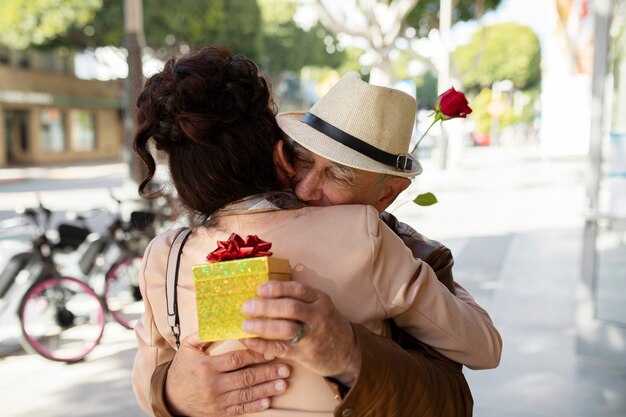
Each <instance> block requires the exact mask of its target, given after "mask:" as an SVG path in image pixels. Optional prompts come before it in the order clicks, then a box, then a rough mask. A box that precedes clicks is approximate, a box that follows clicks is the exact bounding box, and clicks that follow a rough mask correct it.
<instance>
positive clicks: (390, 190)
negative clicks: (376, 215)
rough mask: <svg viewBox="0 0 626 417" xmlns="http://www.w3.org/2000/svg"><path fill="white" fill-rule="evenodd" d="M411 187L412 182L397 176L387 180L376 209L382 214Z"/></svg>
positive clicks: (382, 187)
mask: <svg viewBox="0 0 626 417" xmlns="http://www.w3.org/2000/svg"><path fill="white" fill-rule="evenodd" d="M409 185H411V180H410V179H408V178H404V177H396V176H393V177H390V178H387V179H386V180H385V183H384V184H383V185H382V186H381V188H380V193H379V195H378V197H379V198H378V201H377V202H376V204H375V205H374V207H375V208H376V209H377V210H378V211H379V212H381V213H382V212H383V211H385V209H386V208H387V207H389V205H390V204H391V203H393V202H394V200H395V199H396V198H398V195H400V193H401V192H402V191H404V190H406V189H407V188H408V187H409Z"/></svg>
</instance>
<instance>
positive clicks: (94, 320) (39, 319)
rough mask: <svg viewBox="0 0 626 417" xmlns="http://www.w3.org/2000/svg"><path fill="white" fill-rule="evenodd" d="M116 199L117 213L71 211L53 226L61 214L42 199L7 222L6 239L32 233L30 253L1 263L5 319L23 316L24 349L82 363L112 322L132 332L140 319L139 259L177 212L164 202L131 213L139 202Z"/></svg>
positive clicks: (0, 286)
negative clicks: (14, 233)
mask: <svg viewBox="0 0 626 417" xmlns="http://www.w3.org/2000/svg"><path fill="white" fill-rule="evenodd" d="M110 195H111V198H112V199H113V200H114V201H115V202H116V203H117V210H116V211H115V212H111V211H109V210H105V209H100V208H97V209H93V210H88V211H85V212H82V213H69V214H68V213H66V218H65V219H64V220H63V221H61V222H60V224H57V225H55V226H52V225H51V219H52V217H53V214H55V213H53V211H52V210H50V209H49V208H47V207H46V206H44V204H43V203H42V202H41V201H40V202H39V205H38V206H37V207H32V208H27V209H24V210H20V211H19V212H18V213H17V214H18V215H17V216H16V217H15V218H13V219H9V220H5V221H3V222H2V229H1V230H2V231H3V233H9V231H10V230H12V229H15V228H21V229H22V231H28V234H29V235H30V238H29V241H28V242H27V244H26V245H24V246H25V247H24V250H21V251H17V253H15V254H14V255H13V256H12V257H11V258H10V259H9V260H8V261H7V262H5V264H4V265H0V268H2V272H1V273H0V316H4V315H5V314H16V315H17V319H18V321H19V325H20V328H21V337H20V344H21V345H22V347H23V348H24V349H25V350H27V351H29V352H35V353H37V354H39V355H41V356H43V357H45V358H47V359H50V360H54V361H62V362H68V363H69V362H76V361H80V360H82V359H83V358H85V357H86V356H87V355H88V354H89V353H90V352H91V351H92V350H93V349H94V348H95V347H96V346H97V345H98V344H99V343H100V340H101V338H102V335H103V332H104V328H105V324H106V321H107V319H112V320H114V321H116V322H117V323H119V324H120V325H122V326H124V327H126V328H127V329H132V328H133V327H134V325H135V322H136V321H137V320H138V319H139V317H140V315H141V313H142V309H143V304H142V300H141V294H140V292H139V286H138V274H139V268H140V266H141V257H142V255H143V251H144V249H145V248H146V246H147V244H148V243H149V241H150V240H151V239H152V238H153V237H154V236H155V234H156V233H157V232H158V231H159V229H160V228H161V227H163V226H164V224H165V223H167V222H169V221H170V220H171V217H172V216H171V207H169V206H168V205H167V204H164V203H163V202H161V203H160V204H159V205H158V206H152V207H150V206H145V207H144V208H143V209H140V210H137V209H135V210H130V211H127V210H124V205H125V204H128V205H131V204H132V205H136V204H137V202H136V201H122V200H120V199H118V198H117V197H116V196H115V195H114V194H113V193H112V192H111V193H110ZM125 212H128V213H129V214H128V215H126V216H125V215H123V213H125ZM56 216H58V213H56ZM94 223H96V224H97V227H94ZM21 234H22V235H23V234H24V233H21ZM18 243H19V242H16V245H17V244H18ZM22 244H23V242H22ZM16 247H17V246H16Z"/></svg>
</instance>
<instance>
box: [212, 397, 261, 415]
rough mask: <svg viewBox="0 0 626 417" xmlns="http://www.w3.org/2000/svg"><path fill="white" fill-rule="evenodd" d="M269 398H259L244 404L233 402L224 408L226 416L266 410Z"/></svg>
mask: <svg viewBox="0 0 626 417" xmlns="http://www.w3.org/2000/svg"><path fill="white" fill-rule="evenodd" d="M270 404H271V402H270V399H269V398H261V399H259V400H256V401H252V402H249V403H244V404H235V405H231V406H230V407H228V408H226V410H224V411H226V414H225V415H226V416H240V415H242V414H248V413H250V414H251V413H258V412H260V411H263V410H267V409H268V408H270Z"/></svg>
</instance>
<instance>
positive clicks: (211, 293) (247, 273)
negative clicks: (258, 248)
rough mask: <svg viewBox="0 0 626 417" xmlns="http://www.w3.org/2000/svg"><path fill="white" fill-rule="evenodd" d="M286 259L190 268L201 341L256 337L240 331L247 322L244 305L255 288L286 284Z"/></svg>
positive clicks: (232, 262) (234, 261)
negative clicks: (279, 283)
mask: <svg viewBox="0 0 626 417" xmlns="http://www.w3.org/2000/svg"><path fill="white" fill-rule="evenodd" d="M290 276H291V268H290V266H289V261H288V260H287V259H280V258H273V257H268V256H260V257H257V258H245V259H236V260H232V261H222V262H212V263H206V264H201V265H196V266H194V267H193V280H194V283H195V286H196V303H197V307H198V328H199V331H200V340H202V341H203V342H213V341H216V340H225V339H242V338H249V337H255V335H253V334H250V333H247V332H245V331H244V330H243V329H242V328H241V324H242V322H243V321H244V320H245V319H246V318H247V316H246V315H244V314H243V313H242V312H241V307H242V305H243V303H244V302H245V301H247V300H249V299H251V298H256V297H257V288H258V287H259V285H261V284H263V283H264V282H266V281H268V280H280V281H288V280H289V279H290Z"/></svg>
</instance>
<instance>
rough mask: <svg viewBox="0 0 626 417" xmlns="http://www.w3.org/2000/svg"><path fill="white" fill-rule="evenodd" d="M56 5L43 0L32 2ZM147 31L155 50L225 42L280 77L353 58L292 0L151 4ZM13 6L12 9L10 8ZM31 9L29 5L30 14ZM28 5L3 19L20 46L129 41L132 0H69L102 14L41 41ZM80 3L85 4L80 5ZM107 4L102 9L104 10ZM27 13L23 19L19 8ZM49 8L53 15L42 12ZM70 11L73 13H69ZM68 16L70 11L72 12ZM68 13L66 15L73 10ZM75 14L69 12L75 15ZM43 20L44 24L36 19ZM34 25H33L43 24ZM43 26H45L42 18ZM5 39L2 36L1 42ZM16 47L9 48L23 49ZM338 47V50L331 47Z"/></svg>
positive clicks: (5, 6) (163, 52)
mask: <svg viewBox="0 0 626 417" xmlns="http://www.w3.org/2000/svg"><path fill="white" fill-rule="evenodd" d="M46 1H47V2H49V3H53V0H36V1H33V2H32V5H39V4H40V3H44V2H46ZM143 2H144V8H143V10H144V27H145V34H146V43H147V45H148V46H149V47H150V48H151V49H152V50H153V51H154V52H155V53H156V54H157V55H158V56H161V57H165V56H169V55H171V54H172V53H178V52H180V51H181V50H184V48H185V47H187V46H194V45H206V44H222V45H227V46H229V47H230V48H231V49H232V50H233V51H234V52H236V53H241V54H244V55H246V56H247V57H249V58H251V59H252V60H254V61H255V62H257V63H259V65H260V66H261V67H262V69H263V70H264V71H265V72H268V71H269V72H272V73H273V74H275V75H278V74H280V73H281V72H283V71H297V70H299V69H300V68H302V67H303V66H307V65H325V66H331V67H337V66H338V65H340V64H341V63H342V62H343V60H344V57H345V54H343V53H342V52H341V51H337V50H336V42H335V41H334V38H332V39H333V45H328V37H329V34H328V33H327V32H328V31H327V30H326V29H324V28H322V27H321V26H319V25H318V26H316V27H314V28H312V29H311V30H308V31H306V30H303V29H302V28H300V27H298V26H297V25H296V24H295V23H294V21H293V14H294V13H295V11H296V9H297V5H296V4H295V3H293V2H290V1H286V0H257V1H251V0H203V1H198V0H177V2H176V7H162V6H163V0H143ZM9 5H10V7H9ZM23 5H27V6H28V7H27V8H25V9H24V10H22V9H23V8H24V7H26V6H24V7H22V6H23ZM32 5H31V3H30V2H29V1H28V0H1V3H0V10H4V11H5V12H7V13H6V14H3V15H2V16H0V19H4V20H0V22H5V23H4V26H0V27H7V28H9V27H13V31H12V32H9V31H7V32H6V33H7V36H9V33H10V34H11V36H13V37H15V38H19V39H20V44H19V45H20V47H22V48H25V47H29V46H30V47H36V48H46V49H50V48H56V47H61V46H62V47H68V48H72V49H79V50H80V49H91V50H93V49H96V48H98V47H101V46H118V47H120V46H122V45H123V40H124V30H123V29H124V28H123V21H124V14H123V13H124V7H123V5H124V2H123V1H122V0H116V1H104V2H102V0H86V1H82V0H64V3H63V8H64V9H63V10H65V9H68V10H69V9H72V10H73V12H72V13H73V14H78V13H79V11H80V10H92V9H93V10H94V12H93V13H92V14H91V15H89V16H88V18H87V17H84V18H81V19H78V18H77V19H74V20H72V19H68V20H67V21H66V22H65V23H66V24H65V25H64V27H63V30H60V29H59V30H57V31H56V32H54V34H52V33H51V34H50V36H47V37H45V38H42V39H41V40H40V41H35V39H34V38H33V37H31V36H30V33H35V31H33V30H32V25H30V26H28V25H21V26H20V25H15V22H16V21H17V20H15V19H18V18H20V19H22V18H23V19H26V18H25V16H27V15H28V14H29V13H31V12H32V7H34V6H32ZM76 5H80V7H79V6H76ZM87 5H92V6H93V7H92V8H91V9H87V8H86V7H87ZM100 7H101V8H100ZM13 9H15V10H21V13H22V14H21V15H19V16H21V17H18V14H16V13H14V12H12V13H8V12H9V11H11V10H13ZM41 10H44V11H45V10H46V9H45V8H44V9H41ZM66 11H67V10H66ZM66 11H65V12H66ZM65 12H63V13H65ZM72 13H69V12H68V13H67V14H68V15H72ZM35 23H36V22H35ZM35 23H33V24H35ZM41 23H42V24H43V21H41ZM2 40H3V37H1V36H0V43H2ZM15 45H16V43H15V42H12V43H11V44H9V46H11V47H15ZM331 48H335V50H334V51H332V50H331V51H330V52H329V50H330V49H331Z"/></svg>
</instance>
